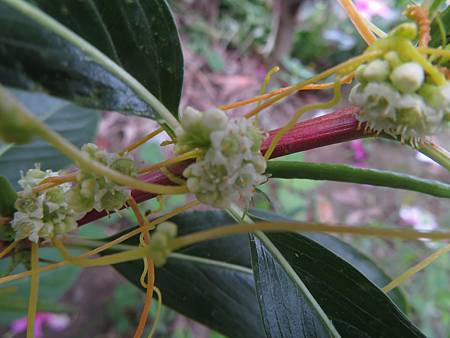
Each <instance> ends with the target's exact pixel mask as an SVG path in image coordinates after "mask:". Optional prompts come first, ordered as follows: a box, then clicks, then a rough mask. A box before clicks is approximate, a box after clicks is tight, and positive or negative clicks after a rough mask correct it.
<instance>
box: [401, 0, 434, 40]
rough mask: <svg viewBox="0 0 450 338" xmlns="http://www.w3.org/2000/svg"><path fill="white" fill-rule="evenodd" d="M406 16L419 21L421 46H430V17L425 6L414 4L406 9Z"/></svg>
mask: <svg viewBox="0 0 450 338" xmlns="http://www.w3.org/2000/svg"><path fill="white" fill-rule="evenodd" d="M405 14H406V16H407V17H408V18H410V19H412V20H414V21H416V22H417V25H418V26H419V47H428V44H429V43H430V40H431V36H430V24H431V23H430V19H429V18H428V10H427V9H426V8H425V7H422V6H418V5H413V6H409V7H408V8H407V9H406V13H405Z"/></svg>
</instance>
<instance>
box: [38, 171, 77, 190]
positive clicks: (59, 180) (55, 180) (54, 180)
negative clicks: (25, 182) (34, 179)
mask: <svg viewBox="0 0 450 338" xmlns="http://www.w3.org/2000/svg"><path fill="white" fill-rule="evenodd" d="M76 176H77V174H76V173H73V174H67V175H61V176H52V177H47V178H46V179H44V180H42V182H40V183H39V185H37V186H36V187H34V188H33V192H41V191H44V190H47V189H50V188H53V187H56V186H58V185H60V184H63V183H68V182H73V181H75V180H76Z"/></svg>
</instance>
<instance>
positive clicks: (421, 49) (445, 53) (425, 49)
mask: <svg viewBox="0 0 450 338" xmlns="http://www.w3.org/2000/svg"><path fill="white" fill-rule="evenodd" d="M417 50H418V51H419V53H422V54H429V55H438V56H443V57H446V58H450V50H447V49H436V48H428V47H418V48H417Z"/></svg>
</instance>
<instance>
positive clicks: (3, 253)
mask: <svg viewBox="0 0 450 338" xmlns="http://www.w3.org/2000/svg"><path fill="white" fill-rule="evenodd" d="M17 244H19V241H15V242H12V243H11V244H9V245H8V246H7V247H6V249H5V250H3V251H2V252H0V259H2V258H3V257H5V256H6V255H7V254H9V253H10V252H11V251H13V250H14V248H15V247H16V246H17Z"/></svg>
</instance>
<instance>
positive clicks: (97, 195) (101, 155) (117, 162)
mask: <svg viewBox="0 0 450 338" xmlns="http://www.w3.org/2000/svg"><path fill="white" fill-rule="evenodd" d="M81 151H82V152H83V153H85V154H86V156H89V158H91V159H92V160H94V161H97V162H99V163H101V164H103V165H105V166H107V167H109V168H111V169H113V170H115V171H118V172H120V173H122V174H124V175H127V176H131V177H136V176H137V174H138V169H137V167H136V165H135V163H134V161H133V159H131V158H129V157H126V156H120V155H117V154H114V153H107V152H106V151H104V150H101V149H99V148H98V147H97V146H96V145H95V144H92V143H88V144H85V145H84V146H83V147H82V148H81ZM130 195H131V192H130V189H129V188H127V187H123V186H120V185H118V184H116V183H114V182H112V181H111V180H109V179H108V178H106V177H104V176H99V175H97V174H95V173H92V172H90V171H85V170H80V171H79V172H78V173H77V176H76V183H75V184H74V185H73V187H72V189H70V191H69V193H68V197H67V200H68V202H69V204H70V206H71V207H72V208H73V209H74V210H76V211H78V212H88V211H90V210H92V209H95V210H97V211H102V210H106V211H115V210H119V209H120V208H121V207H122V206H123V205H124V204H125V202H126V201H127V200H128V199H129V198H130Z"/></svg>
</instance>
